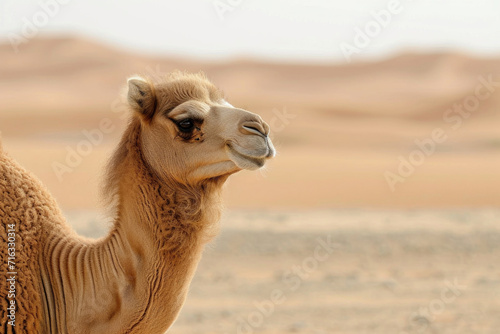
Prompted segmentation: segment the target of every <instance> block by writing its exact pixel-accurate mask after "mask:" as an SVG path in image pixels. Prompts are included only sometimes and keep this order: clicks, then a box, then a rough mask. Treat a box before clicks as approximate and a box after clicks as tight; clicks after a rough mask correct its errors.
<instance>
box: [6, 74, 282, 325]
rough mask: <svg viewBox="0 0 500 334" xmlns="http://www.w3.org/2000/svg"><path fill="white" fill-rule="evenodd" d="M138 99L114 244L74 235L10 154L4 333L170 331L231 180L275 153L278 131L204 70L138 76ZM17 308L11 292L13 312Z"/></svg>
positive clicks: (115, 179)
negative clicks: (11, 256) (230, 99)
mask: <svg viewBox="0 0 500 334" xmlns="http://www.w3.org/2000/svg"><path fill="white" fill-rule="evenodd" d="M128 99H129V103H130V106H131V109H132V110H133V115H132V118H131V121H130V124H129V126H128V128H127V129H126V131H125V133H124V135H123V137H122V140H121V142H120V144H119V145H118V148H117V150H116V152H115V154H114V155H113V157H112V159H111V160H110V162H109V165H108V168H107V174H106V178H105V182H104V187H103V190H104V193H105V197H107V199H108V201H109V202H112V203H113V205H114V215H115V218H114V226H113V228H112V229H111V231H110V232H109V234H108V235H107V236H106V237H105V238H103V239H100V240H87V239H85V238H82V237H79V236H77V235H76V234H75V233H74V232H73V231H72V230H70V229H69V228H68V225H67V224H66V222H65V220H64V218H63V216H62V214H61V212H60V211H59V209H58V206H57V204H56V203H55V201H54V200H53V199H52V197H51V196H50V194H49V193H48V192H47V191H46V190H45V188H44V186H43V185H42V184H40V182H39V181H38V180H37V179H36V178H35V177H33V176H32V175H31V174H30V173H28V172H26V171H25V170H24V169H23V168H22V167H20V166H19V165H18V164H17V163H16V162H14V161H13V160H12V159H11V158H9V157H7V156H6V155H5V154H4V153H2V151H1V148H0V222H1V224H2V229H0V241H1V242H2V244H1V245H0V256H1V261H2V266H3V267H2V277H0V279H2V282H6V279H7V276H6V274H5V273H6V272H7V270H6V267H5V263H6V262H7V257H8V254H7V247H6V245H7V239H8V234H7V226H8V225H9V224H14V225H15V229H16V260H15V261H16V271H17V273H18V274H17V277H16V279H17V282H16V284H17V297H16V303H17V310H16V326H15V327H11V326H9V325H7V321H6V320H7V318H6V316H7V314H6V313H5V312H4V313H2V328H1V329H0V332H2V333H14V332H15V333H77V334H80V333H109V334H114V333H116V334H122V333H148V334H155V333H164V332H165V331H166V330H167V329H168V328H169V327H170V325H171V324H172V323H173V321H174V320H175V318H176V316H177V314H178V312H179V311H180V309H181V307H182V304H183V302H184V299H185V297H186V294H187V289H188V286H189V283H190V281H191V278H192V277H193V275H194V272H195V269H196V266H197V263H198V261H199V259H200V257H201V252H202V250H203V246H204V245H205V244H206V242H208V241H209V240H210V239H211V238H212V237H213V236H214V235H215V233H216V231H217V222H218V220H219V217H220V211H221V205H220V189H221V186H222V184H223V183H224V181H225V180H226V179H227V177H228V176H229V175H230V174H232V173H235V172H237V171H239V170H241V169H242V168H248V169H256V168H258V167H260V166H261V165H262V164H263V163H264V161H265V160H267V159H269V158H271V157H272V156H274V149H273V147H272V143H271V141H270V140H269V138H268V137H267V134H268V132H269V127H268V126H267V124H265V123H264V122H263V121H262V120H261V119H260V117H258V116H257V115H255V114H252V113H249V112H247V111H244V110H241V109H236V108H233V107H231V106H228V105H227V104H226V103H225V102H224V101H223V100H222V94H221V92H220V91H219V90H217V89H216V88H215V86H213V84H211V83H210V82H209V81H208V80H207V79H206V78H205V77H204V76H203V75H191V74H182V73H175V74H173V75H171V76H169V77H167V78H158V79H144V78H140V77H139V78H131V79H130V80H129V92H128ZM193 115H194V117H197V121H196V122H195V123H196V124H195V125H196V126H195V127H193V128H192V131H191V132H189V133H185V131H181V125H179V119H183V120H185V119H187V118H186V117H193ZM191 123H193V122H188V123H187V124H191ZM2 287H4V286H3V285H2ZM7 302H8V298H7V289H5V288H3V289H2V290H0V303H1V307H2V310H6V307H7ZM13 329H15V331H14V330H13Z"/></svg>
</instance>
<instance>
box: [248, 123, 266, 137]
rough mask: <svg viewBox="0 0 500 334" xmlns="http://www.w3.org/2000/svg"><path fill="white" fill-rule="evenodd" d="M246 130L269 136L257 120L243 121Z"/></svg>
mask: <svg viewBox="0 0 500 334" xmlns="http://www.w3.org/2000/svg"><path fill="white" fill-rule="evenodd" d="M242 128H243V129H244V130H246V132H250V133H251V134H256V135H261V136H264V137H267V131H266V130H265V129H264V127H263V126H262V125H261V124H260V123H257V122H246V123H243V127H242Z"/></svg>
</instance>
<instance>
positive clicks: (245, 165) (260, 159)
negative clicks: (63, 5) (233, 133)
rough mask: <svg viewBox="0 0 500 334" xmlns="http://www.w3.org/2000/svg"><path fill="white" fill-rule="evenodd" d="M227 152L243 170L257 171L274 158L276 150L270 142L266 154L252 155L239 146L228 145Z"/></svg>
mask: <svg viewBox="0 0 500 334" xmlns="http://www.w3.org/2000/svg"><path fill="white" fill-rule="evenodd" d="M226 148H227V152H228V155H229V158H230V159H231V160H232V161H233V162H234V163H235V164H236V166H238V167H239V168H241V169H248V170H256V169H259V168H262V167H263V166H264V165H265V164H266V161H267V160H268V159H271V158H272V157H274V155H275V154H276V153H275V150H274V147H273V146H272V144H271V143H270V142H269V143H268V144H267V145H266V152H265V153H264V154H255V155H253V154H251V153H250V152H248V150H244V149H242V148H240V147H238V145H235V144H232V143H227V144H226Z"/></svg>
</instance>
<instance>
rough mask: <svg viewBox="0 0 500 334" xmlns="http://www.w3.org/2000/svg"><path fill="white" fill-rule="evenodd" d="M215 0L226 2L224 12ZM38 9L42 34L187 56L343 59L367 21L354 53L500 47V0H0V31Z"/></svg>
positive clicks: (484, 51) (12, 28)
mask: <svg viewBox="0 0 500 334" xmlns="http://www.w3.org/2000/svg"><path fill="white" fill-rule="evenodd" d="M56 1H58V2H60V3H61V4H60V5H58V6H57V7H55V6H54V3H56ZM391 1H396V2H399V6H398V7H397V8H398V10H397V13H394V14H391V15H390V19H389V20H390V22H388V24H387V25H386V26H385V27H382V28H380V31H377V27H376V26H374V24H375V25H377V24H378V23H374V22H376V21H375V19H374V17H373V15H372V12H380V11H381V10H382V11H387V10H388V8H389V6H390V3H391ZM47 3H52V5H51V6H48V7H47V8H53V11H54V12H53V13H49V14H50V15H49V14H45V12H46V11H47V10H46V9H43V8H42V4H47ZM62 3H64V4H62ZM217 4H218V5H220V6H224V4H226V8H228V9H227V11H225V12H224V13H223V14H222V15H220V14H218V12H217V11H216V9H215V7H216V5H217ZM230 4H233V5H234V6H231V5H230ZM44 16H45V17H49V16H50V17H49V19H48V20H47V21H46V22H44V21H43V18H44ZM36 18H38V20H41V21H39V24H38V25H39V27H38V28H37V30H38V31H39V33H40V34H54V33H64V34H66V35H67V34H70V33H71V34H77V35H82V36H87V37H91V38H94V39H97V40H101V41H103V42H107V43H111V44H113V45H116V46H119V47H122V48H126V49H131V50H134V51H139V52H145V53H155V54H165V55H175V56H187V57H191V58H193V57H194V58H208V59H221V58H223V59H227V58H235V57H247V58H248V57H251V58H258V59H272V60H276V61H322V62H345V61H346V58H345V57H344V56H343V53H342V51H341V45H344V46H345V45H352V46H355V47H356V44H354V38H355V36H356V34H357V31H358V30H357V29H361V30H363V29H365V28H366V27H367V26H371V27H372V29H375V30H373V33H372V34H373V36H372V37H369V44H368V45H364V46H363V47H358V48H357V49H358V50H357V51H356V53H354V54H353V55H352V57H351V59H354V60H356V59H374V58H380V57H387V56H391V55H394V54H398V53H401V52H407V51H422V52H432V51H443V50H456V51H462V52H468V53H472V54H477V55H482V56H500V1H498V0H475V1H473V0H470V1H465V0H433V1H431V0H399V1H398V0H382V1H379V0H357V1H348V0H342V1H339V0H309V1H297V0H265V1H264V0H260V1H258V0H220V1H219V0H178V1H173V0H171V1H166V0H164V1H160V0H0V38H2V39H3V40H6V39H7V38H8V37H9V36H12V34H17V35H18V36H22V30H23V26H26V25H27V24H30V23H33V22H35V21H36ZM358 46H359V45H358Z"/></svg>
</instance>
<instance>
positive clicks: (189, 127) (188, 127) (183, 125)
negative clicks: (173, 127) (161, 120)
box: [177, 118, 194, 132]
mask: <svg viewBox="0 0 500 334" xmlns="http://www.w3.org/2000/svg"><path fill="white" fill-rule="evenodd" d="M177 127H178V128H179V130H180V131H182V132H191V131H193V129H194V121H193V120H192V119H191V118H186V119H183V120H182V121H179V122H177Z"/></svg>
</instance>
